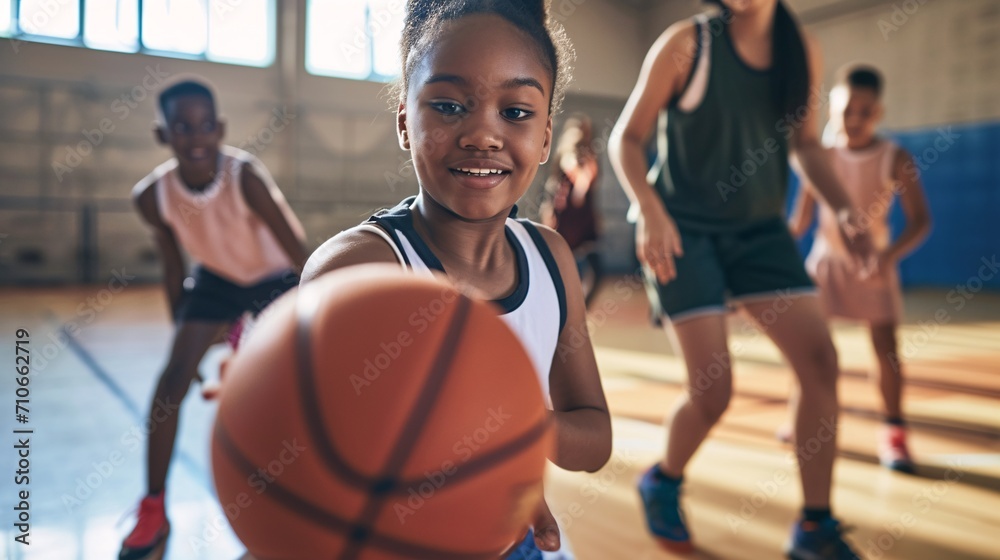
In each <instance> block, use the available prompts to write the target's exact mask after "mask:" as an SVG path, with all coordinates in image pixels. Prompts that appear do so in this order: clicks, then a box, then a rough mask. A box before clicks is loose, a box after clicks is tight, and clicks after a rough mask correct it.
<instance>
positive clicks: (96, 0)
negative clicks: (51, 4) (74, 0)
mask: <svg viewBox="0 0 1000 560" xmlns="http://www.w3.org/2000/svg"><path fill="white" fill-rule="evenodd" d="M84 6H85V8H86V13H85V14H84V18H83V20H84V24H83V42H84V43H85V44H86V45H87V46H88V47H90V48H92V49H104V50H109V51H122V52H135V51H137V50H139V2H138V0H87V3H86V4H84Z"/></svg>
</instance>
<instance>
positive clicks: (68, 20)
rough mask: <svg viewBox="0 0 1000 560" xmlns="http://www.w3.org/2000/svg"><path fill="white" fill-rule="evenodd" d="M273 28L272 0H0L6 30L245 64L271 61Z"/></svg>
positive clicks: (0, 30) (1, 28) (0, 21)
mask: <svg viewBox="0 0 1000 560" xmlns="http://www.w3.org/2000/svg"><path fill="white" fill-rule="evenodd" d="M81 7H82V10H83V13H82V14H81ZM140 9H141V13H140ZM140 19H141V22H142V26H141V27H140V25H139V23H140ZM275 27H276V25H275V0H143V1H142V2H140V0H85V1H82V0H0V35H4V36H7V37H16V38H18V39H22V40H27V41H43V42H52V43H59V44H71V45H77V46H86V47H90V48H93V49H102V50H111V51H120V52H146V53H150V54H156V55H162V56H178V57H183V58H196V59H204V60H211V61H215V62H228V63H232V64H242V65H247V66H267V65H269V64H271V62H272V61H273V60H274V42H275V41H274V33H275ZM140 29H141V33H140Z"/></svg>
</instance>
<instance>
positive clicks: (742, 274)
mask: <svg viewBox="0 0 1000 560" xmlns="http://www.w3.org/2000/svg"><path fill="white" fill-rule="evenodd" d="M679 231H680V235H681V246H682V248H683V249H684V256H683V257H679V258H676V259H675V260H674V262H675V263H676V264H677V277H676V278H674V279H673V280H672V281H670V282H669V283H668V284H666V285H663V284H660V283H658V282H657V281H656V278H655V277H654V276H653V275H652V272H651V271H649V270H648V269H647V270H646V274H645V276H646V281H647V284H648V288H649V290H648V292H649V295H650V297H651V300H652V301H651V304H652V306H653V310H654V313H656V312H659V313H662V314H663V315H666V316H667V317H669V318H670V320H671V321H673V322H675V323H676V322H678V321H682V320H684V319H688V318H692V317H695V316H698V315H705V314H712V313H726V312H727V311H728V310H729V306H730V305H732V304H734V303H740V302H741V301H749V300H754V299H768V298H774V297H781V296H783V295H790V294H801V293H803V292H808V293H813V292H815V287H814V285H813V282H812V280H811V279H810V278H809V275H808V274H807V273H806V270H805V266H804V265H803V262H802V257H801V256H800V255H799V251H798V248H797V247H796V246H795V240H794V239H792V235H791V233H789V231H788V226H787V225H785V221H784V220H783V219H781V218H776V219H774V220H768V221H766V222H761V223H758V224H754V225H751V226H748V227H746V228H744V229H740V230H736V231H732V232H725V233H706V232H698V231H691V230H689V229H683V228H679Z"/></svg>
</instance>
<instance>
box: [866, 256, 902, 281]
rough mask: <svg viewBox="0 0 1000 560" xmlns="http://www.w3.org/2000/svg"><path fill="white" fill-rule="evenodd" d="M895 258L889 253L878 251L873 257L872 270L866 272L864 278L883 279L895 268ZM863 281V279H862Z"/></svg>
mask: <svg viewBox="0 0 1000 560" xmlns="http://www.w3.org/2000/svg"><path fill="white" fill-rule="evenodd" d="M896 264H897V260H896V257H895V256H894V255H893V254H892V253H891V252H890V251H879V253H878V255H876V257H875V261H874V265H873V266H872V269H871V270H870V271H868V275H867V277H866V278H878V277H884V276H885V275H887V274H889V272H891V271H892V269H893V268H895V267H896ZM862 279H864V278H862Z"/></svg>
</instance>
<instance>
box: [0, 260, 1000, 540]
mask: <svg viewBox="0 0 1000 560" xmlns="http://www.w3.org/2000/svg"><path fill="white" fill-rule="evenodd" d="M595 307H596V309H595V311H594V312H592V314H591V320H592V322H593V325H594V341H595V343H596V347H597V357H598V361H599V363H600V365H601V371H602V376H603V378H604V384H605V391H606V392H607V395H608V400H609V402H610V405H611V408H612V412H613V414H614V427H615V451H614V455H613V458H612V460H611V461H610V462H609V463H608V465H607V466H606V467H605V468H604V469H603V470H602V471H600V472H598V473H595V474H581V473H566V472H561V471H557V470H555V469H553V470H552V471H551V472H550V476H549V482H548V488H547V493H548V495H549V501H550V504H551V506H552V509H553V512H554V513H556V514H557V515H558V516H559V518H560V520H561V521H562V524H563V525H564V530H565V532H566V533H567V535H568V537H569V539H571V541H572V543H573V548H574V549H575V551H576V554H577V557H578V558H580V559H581V560H618V559H622V560H659V559H666V558H670V556H669V555H668V554H666V553H664V552H662V551H660V550H659V549H658V548H657V547H656V545H655V544H654V543H653V541H652V540H651V539H650V538H649V536H648V535H647V533H646V530H645V528H644V526H643V523H644V522H643V520H642V517H641V515H640V513H639V503H638V496H637V494H636V491H635V486H634V483H635V479H636V478H637V477H638V476H639V474H640V473H641V472H642V470H644V469H645V468H647V467H648V466H649V465H650V464H652V463H653V462H654V461H656V460H657V458H658V457H659V456H660V454H661V453H662V449H663V445H664V430H663V428H662V427H661V426H660V421H661V420H662V418H663V415H664V414H665V412H666V410H667V409H668V408H669V407H670V406H671V404H672V403H673V401H674V399H675V398H676V396H677V394H678V392H679V390H680V381H681V379H682V378H683V375H684V371H683V367H682V364H681V362H680V361H679V359H678V358H677V357H676V355H675V354H674V353H673V352H672V351H671V349H670V345H669V342H668V339H667V336H666V335H665V334H664V332H663V331H662V330H656V329H653V328H651V327H650V326H649V323H648V320H647V310H646V302H645V297H644V295H643V293H642V291H641V289H637V288H636V287H635V286H634V285H633V284H631V283H629V282H625V281H623V282H621V283H616V280H609V281H608V282H607V283H606V284H605V285H604V290H603V292H602V295H601V297H600V298H598V301H597V304H596V306H595ZM956 307H957V305H956V304H955V303H954V300H953V299H952V298H948V297H947V295H946V293H945V292H943V291H922V292H917V293H909V294H907V298H906V315H907V319H906V322H905V325H904V326H903V327H902V329H901V332H900V337H899V339H900V343H901V347H902V353H903V355H904V356H907V358H906V362H905V367H906V372H907V375H908V378H909V385H908V389H907V393H906V399H907V400H906V404H905V405H906V410H907V413H908V415H909V417H910V421H911V431H912V435H911V447H912V450H913V453H914V455H915V458H916V459H917V461H918V462H919V464H920V469H919V473H918V476H907V475H900V474H894V473H890V472H887V471H886V470H884V469H882V468H881V467H879V465H878V464H877V459H876V458H875V430H876V428H877V427H878V418H877V411H878V408H879V405H878V403H879V401H878V398H877V391H876V388H875V387H874V386H873V385H872V384H871V383H870V382H869V381H868V380H867V375H868V371H869V370H870V369H871V367H872V365H873V363H874V362H873V359H872V355H871V351H870V349H869V345H868V339H867V334H866V331H865V330H864V329H863V328H862V327H860V326H857V325H851V324H839V323H838V324H836V325H835V333H836V334H835V336H836V342H837V346H838V348H839V350H840V357H841V363H842V365H843V368H844V374H843V377H842V380H841V384H840V395H841V402H842V407H843V409H844V413H843V416H842V421H841V434H840V443H841V451H840V455H839V460H838V462H837V467H836V471H835V477H836V481H835V493H834V508H835V511H836V513H837V515H838V516H839V517H841V518H842V519H843V520H844V521H845V522H846V523H847V524H848V525H851V526H853V527H855V529H854V530H853V531H852V532H851V533H850V539H851V540H852V541H853V542H854V543H855V544H856V547H857V548H858V549H859V551H861V552H863V553H864V555H865V557H866V558H870V559H880V558H886V559H890V558H895V559H907V560H924V559H935V560H937V559H948V560H952V559H964V558H970V559H972V558H981V559H985V558H992V559H996V558H1000V547H998V545H997V542H998V541H997V530H998V529H1000V406H998V405H1000V368H998V367H997V366H998V364H1000V296H997V295H990V294H977V295H976V296H975V297H974V298H973V299H972V300H970V301H968V302H967V304H966V305H965V307H963V308H962V309H956ZM0 309H3V313H2V315H0V348H2V350H0V360H3V362H2V363H7V364H13V363H14V339H15V331H16V330H17V329H19V328H23V329H27V330H28V331H29V332H30V336H31V346H32V353H33V356H34V357H33V364H34V366H35V367H34V372H33V374H32V378H31V385H30V387H31V396H30V399H31V403H30V420H29V423H28V424H27V425H17V426H14V427H15V428H21V427H24V426H27V427H30V428H31V429H33V430H34V433H33V434H32V435H31V465H30V470H31V485H30V504H31V506H30V507H31V510H30V514H31V536H30V539H31V542H32V544H31V545H30V546H27V547H25V546H22V545H20V544H17V543H15V542H14V536H15V534H14V529H13V523H15V518H14V513H15V512H14V510H13V504H14V497H15V493H16V491H17V490H19V489H21V487H16V486H15V485H14V484H13V476H11V474H12V473H13V472H14V471H15V470H16V469H17V467H16V463H15V455H14V451H13V449H12V446H13V445H14V443H15V441H14V439H13V434H11V433H10V430H4V431H5V432H6V433H5V435H4V438H6V439H5V440H4V441H3V442H0V443H2V449H4V450H6V451H4V452H0V473H2V476H0V480H2V482H0V496H2V499H0V505H2V506H3V507H2V508H0V537H2V539H3V541H2V544H0V558H7V559H10V560H20V559H29V560H33V559H39V560H106V559H109V558H115V557H116V556H117V551H118V547H119V544H120V542H121V539H122V537H123V535H124V534H125V533H127V531H128V530H129V529H130V528H131V524H132V518H131V517H127V518H125V519H124V520H122V519H121V518H122V516H123V515H124V514H125V513H127V511H128V510H129V508H132V507H134V506H135V505H136V503H137V501H138V498H139V497H140V495H141V493H142V490H143V481H144V474H143V473H144V464H145V445H144V436H143V433H142V432H143V418H144V415H145V412H146V410H147V407H148V403H147V399H148V395H149V394H150V392H151V390H152V385H153V382H154V378H155V375H156V374H157V372H158V369H159V367H160V366H161V365H162V364H163V362H164V360H165V355H166V351H167V344H168V342H169V337H170V326H169V324H168V322H167V319H166V315H165V313H164V305H163V298H162V293H161V291H160V289H159V288H158V287H155V286H130V287H128V288H127V289H125V290H123V291H121V292H120V293H112V292H110V291H109V290H106V289H103V288H102V287H100V286H98V287H83V288H71V289H70V288H66V289H37V290H34V289H33V290H26V289H18V290H11V289H8V290H2V291H0ZM935 314H937V316H938V317H939V318H944V319H946V320H941V319H939V320H935V319H934V317H935ZM71 322H72V324H73V325H75V327H76V328H75V329H73V328H71V330H74V331H76V334H75V336H73V337H71V338H67V337H66V336H65V335H64V334H63V333H64V330H62V329H63V327H65V326H67V325H68V324H69V323H71ZM732 333H733V336H732V342H733V347H734V348H737V347H738V348H740V351H739V352H738V353H737V355H736V357H735V364H736V365H735V377H736V379H735V395H734V398H733V402H732V404H731V406H730V409H729V411H728V412H727V414H726V416H725V418H724V419H723V421H722V423H721V424H720V425H719V426H718V427H717V428H716V429H715V431H714V432H713V433H712V434H711V436H710V438H709V440H708V441H707V442H706V443H705V445H704V446H703V447H702V449H701V450H700V451H699V453H698V454H697V455H696V456H695V458H694V460H693V462H692V464H691V465H690V468H689V470H688V472H687V475H686V476H687V480H688V483H687V490H686V501H685V503H686V506H687V512H688V516H689V520H690V522H691V525H692V527H691V528H692V530H693V532H694V535H695V539H696V542H697V543H698V547H699V552H698V553H697V554H696V555H695V556H694V557H695V558H720V559H744V558H745V559H753V560H757V559H767V558H779V557H781V547H782V545H783V543H784V540H785V538H786V537H787V534H788V530H789V526H790V524H791V522H792V520H793V518H794V517H795V514H796V511H797V508H798V502H799V499H800V495H801V494H800V490H799V487H798V480H797V472H796V470H797V469H796V467H795V465H794V464H793V463H792V462H791V461H790V460H789V459H790V457H791V450H790V448H789V447H788V446H785V445H782V444H780V443H779V442H777V441H776V440H775V438H774V432H775V429H776V428H778V426H779V425H780V424H781V423H782V421H783V420H784V418H785V417H786V403H785V399H786V397H787V393H788V389H789V386H790V382H791V381H790V380H791V376H790V371H789V370H788V368H787V367H786V366H785V365H784V364H783V363H782V361H781V359H780V356H779V355H778V353H777V351H776V350H775V349H774V347H773V346H772V345H771V344H770V343H769V342H768V341H767V339H766V337H765V336H763V335H761V334H760V333H757V332H756V331H754V330H752V329H749V328H745V327H744V326H743V323H742V322H741V320H740V319H739V318H738V317H734V318H733V319H732ZM736 343H739V345H738V346H737V344H736ZM225 353H226V350H225V349H222V348H216V349H213V350H212V351H211V352H210V354H209V355H208V357H207V358H206V360H205V361H204V362H203V363H202V371H203V373H205V374H206V375H208V376H210V377H214V376H215V375H216V374H215V371H217V364H218V361H219V360H220V359H221V358H222V357H224V356H225ZM15 387H16V386H15V384H14V376H13V375H4V376H0V394H2V395H3V397H4V400H3V405H2V406H3V407H4V410H5V411H6V412H4V414H5V417H4V422H3V424H4V426H8V425H14V422H13V418H14V410H13V406H14V403H13V401H14V398H15V397H14V391H15ZM213 414H214V408H213V406H212V405H211V404H208V403H205V402H204V401H202V400H201V398H200V397H199V396H197V395H196V394H194V392H192V395H191V396H189V398H188V400H187V401H186V403H185V407H184V409H183V412H182V419H181V432H180V436H179V439H178V445H177V448H176V450H177V451H176V454H175V462H174V464H173V467H172V470H171V475H170V480H169V482H168V489H169V490H168V492H169V494H168V508H169V515H170V519H171V522H172V526H173V530H172V535H171V540H170V546H169V547H168V554H167V558H168V560H181V559H184V560H197V559H213V560H230V559H233V558H236V557H237V556H239V554H240V553H241V551H242V548H241V547H240V545H239V543H238V541H237V540H236V539H235V537H234V536H233V534H232V532H231V531H230V529H229V528H228V526H227V525H226V522H225V518H224V516H223V514H222V511H221V509H220V507H219V506H218V504H217V502H216V501H215V500H214V498H213V492H212V483H211V474H210V470H209V465H208V453H207V451H208V441H209V429H210V426H211V419H212V416H213ZM7 418H11V421H10V422H8V420H7Z"/></svg>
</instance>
